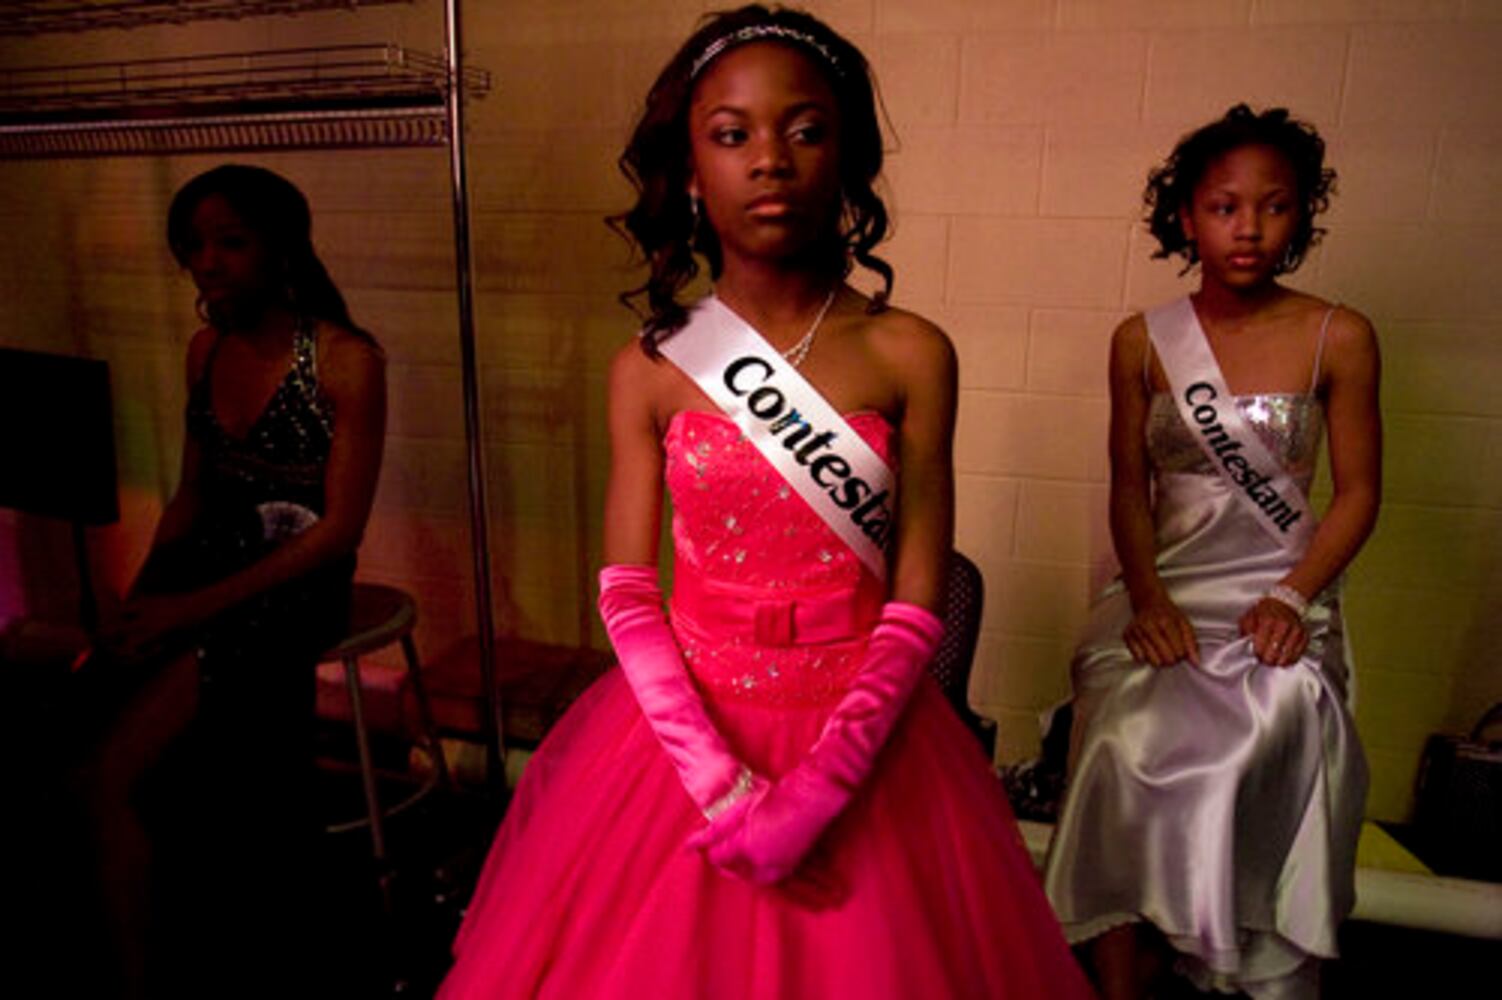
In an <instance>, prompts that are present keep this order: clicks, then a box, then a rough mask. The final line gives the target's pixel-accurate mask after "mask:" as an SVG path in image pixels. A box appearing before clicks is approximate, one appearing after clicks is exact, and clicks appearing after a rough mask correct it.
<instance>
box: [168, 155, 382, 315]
mask: <svg viewBox="0 0 1502 1000" xmlns="http://www.w3.org/2000/svg"><path fill="white" fill-rule="evenodd" d="M213 195H218V196H219V197H221V198H223V199H224V200H225V201H226V202H228V203H229V206H230V208H231V209H233V210H234V212H235V214H236V215H238V216H239V217H240V220H241V222H243V223H244V224H245V225H246V226H247V227H248V228H249V229H251V230H252V231H253V232H255V233H256V234H257V235H258V236H259V237H260V238H261V239H262V241H264V242H265V244H266V247H267V249H268V250H269V251H270V252H271V256H272V259H273V260H274V261H275V262H276V264H275V265H274V266H278V267H280V269H281V274H280V276H279V277H280V279H281V280H280V282H273V283H272V285H273V290H274V293H275V294H277V295H279V296H280V297H281V299H282V303H281V304H282V305H285V306H287V307H288V308H289V309H292V310H293V311H294V312H297V313H299V314H300V315H303V316H306V317H309V318H311V319H320V320H323V321H325V322H328V323H335V324H337V325H339V326H342V327H344V328H346V329H348V330H350V331H352V332H353V333H355V334H357V335H359V336H360V337H363V338H364V339H365V340H367V341H370V342H371V343H372V344H373V343H374V342H375V338H373V337H372V336H371V335H370V334H369V333H368V332H366V331H365V330H362V329H361V328H360V327H358V326H356V325H355V323H354V320H352V319H351V318H350V315H349V307H348V306H347V305H346V304H345V302H344V296H343V295H341V294H340V293H339V288H338V286H336V285H335V284H334V280H333V279H332V278H330V277H329V272H328V269H327V268H325V267H324V266H323V261H321V260H319V259H318V254H317V253H315V252H314V250H313V215H312V212H311V211H310V210H309V208H308V199H307V198H306V197H304V195H303V193H302V191H300V190H299V189H298V187H297V185H296V184H293V183H292V182H291V181H289V180H287V178H285V177H283V176H282V175H281V174H278V173H276V172H275V171H272V170H267V169H266V168H265V167H253V166H247V165H244V164H239V163H226V164H224V165H223V166H218V167H214V168H213V169H212V170H207V171H205V172H203V173H201V174H199V175H198V176H197V177H194V178H193V179H192V180H190V181H188V182H187V183H186V184H184V185H183V186H182V187H181V188H179V189H178V191H177V193H176V194H175V195H173V196H172V205H171V207H169V208H168V209H167V245H168V246H169V247H171V248H172V256H173V257H175V258H176V259H177V263H178V264H179V265H180V266H182V267H184V268H186V267H187V266H188V257H189V255H190V253H191V251H192V247H193V241H194V239H196V237H195V235H194V233H193V213H194V212H196V211H197V210H198V206H199V205H200V204H201V203H202V202H203V200H204V199H205V198H208V197H211V196H213Z"/></svg>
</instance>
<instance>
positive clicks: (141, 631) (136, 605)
mask: <svg viewBox="0 0 1502 1000" xmlns="http://www.w3.org/2000/svg"><path fill="white" fill-rule="evenodd" d="M202 620H203V615H202V614H201V613H200V608H199V605H198V602H197V601H196V600H195V599H194V597H193V596H192V595H189V594H144V595H138V596H135V597H132V598H130V599H129V600H127V601H126V602H125V604H124V605H122V606H121V608H120V609H119V612H118V613H117V615H116V616H115V617H114V619H113V620H112V621H109V622H107V623H106V624H105V626H104V628H103V629H102V630H101V631H102V638H103V645H104V647H105V648H106V649H108V650H109V651H110V652H111V653H114V654H115V655H116V656H119V657H122V658H124V659H136V658H139V657H141V656H145V655H147V654H149V653H150V651H151V650H152V649H153V648H154V647H156V646H158V645H160V643H161V642H162V640H164V639H166V638H167V637H168V636H169V635H171V634H172V633H173V632H177V631H179V630H181V629H185V628H188V627H189V626H191V625H196V624H198V622H200V621H202Z"/></svg>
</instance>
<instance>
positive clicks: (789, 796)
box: [689, 601, 944, 885]
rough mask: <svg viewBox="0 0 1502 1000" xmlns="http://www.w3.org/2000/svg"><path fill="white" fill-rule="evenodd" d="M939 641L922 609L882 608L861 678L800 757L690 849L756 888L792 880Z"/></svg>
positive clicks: (935, 622) (895, 604) (940, 629)
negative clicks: (773, 781) (783, 880)
mask: <svg viewBox="0 0 1502 1000" xmlns="http://www.w3.org/2000/svg"><path fill="white" fill-rule="evenodd" d="M943 635H944V624H943V622H941V621H940V620H939V619H938V617H937V616H935V615H934V614H933V613H932V612H931V611H929V610H927V609H926V608H922V607H919V606H918V605H916V604H905V603H902V602H900V601H889V602H888V603H887V604H886V605H884V606H883V607H882V613H881V620H880V622H879V623H878V624H877V626H876V628H875V630H873V631H872V633H871V641H870V644H869V645H868V646H867V649H866V657H865V662H864V663H863V664H862V665H861V669H860V672H859V673H858V674H857V675H856V677H855V680H854V681H852V682H851V685H850V689H849V690H848V691H846V692H845V694H844V696H842V697H841V698H840V701H839V704H838V705H836V706H835V709H834V711H833V712H832V713H831V714H830V716H829V718H828V720H826V722H825V723H824V729H823V731H822V732H821V733H820V734H819V738H818V740H816V741H815V742H814V745H813V747H811V748H810V749H809V752H808V754H807V755H806V756H805V757H804V759H803V760H802V761H800V762H799V763H798V766H797V767H795V768H793V769H792V770H791V771H789V772H788V773H787V774H785V775H783V776H782V777H781V778H779V779H778V780H777V781H776V782H775V783H774V784H772V785H770V786H765V785H763V786H760V787H753V788H752V789H750V790H749V791H748V793H747V794H746V796H745V797H744V798H743V799H741V800H740V801H738V802H736V804H735V807H734V808H732V809H728V810H726V811H725V812H723V813H722V814H721V815H720V816H718V817H717V818H713V819H712V820H711V822H710V824H709V826H708V827H706V828H705V829H704V830H702V831H700V832H699V833H697V834H695V835H694V836H693V837H692V838H690V840H689V844H690V846H693V847H698V848H700V849H702V850H703V851H704V852H705V854H706V856H707V857H708V858H709V860H710V861H711V862H713V863H714V864H715V865H717V866H718V867H720V868H723V869H725V870H727V871H730V872H732V873H734V874H736V875H739V876H741V877H742V878H745V879H747V880H748V881H751V882H754V883H757V884H759V885H770V884H772V883H775V882H780V881H781V880H782V879H784V878H786V877H787V876H788V875H790V874H792V872H793V871H794V870H795V869H797V867H798V865H799V863H800V862H802V860H803V858H804V857H805V856H806V855H807V854H808V852H809V851H810V850H811V849H812V848H813V846H814V844H815V843H816V842H817V841H818V839H819V837H820V835H821V834H823V832H824V830H825V828H826V827H828V826H829V824H830V823H831V822H833V821H834V819H835V817H836V816H838V815H839V814H840V813H841V812H842V811H844V809H845V806H846V805H848V804H849V802H850V800H851V798H852V797H853V796H854V795H855V793H856V791H857V790H858V789H859V788H860V786H861V783H862V782H863V781H864V780H865V778H866V775H867V774H869V773H870V772H871V767H872V765H873V763H874V762H875V760H876V755H877V753H878V752H880V750H881V748H882V747H883V746H884V745H885V744H886V741H887V737H888V736H890V735H891V732H892V728H893V727H894V726H895V725H896V724H897V720H898V719H899V718H900V717H901V715H902V712H903V709H904V708H906V706H907V703H908V699H909V698H910V697H911V696H912V693H913V690H914V689H915V688H916V687H917V684H918V679H919V678H920V677H921V676H922V675H923V670H924V668H925V667H926V666H927V665H928V661H929V660H931V659H932V658H933V655H934V652H935V651H936V650H937V649H938V648H939V640H940V639H941V638H943Z"/></svg>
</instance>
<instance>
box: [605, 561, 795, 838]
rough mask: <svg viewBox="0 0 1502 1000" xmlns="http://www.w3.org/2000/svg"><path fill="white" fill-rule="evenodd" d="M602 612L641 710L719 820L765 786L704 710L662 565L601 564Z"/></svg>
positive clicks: (699, 801)
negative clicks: (660, 578)
mask: <svg viewBox="0 0 1502 1000" xmlns="http://www.w3.org/2000/svg"><path fill="white" fill-rule="evenodd" d="M600 617H601V618H602V619H604V622H605V632H606V634H608V635H609V636H610V642H611V645H613V646H614V647H615V653H616V656H617V657H618V658H619V659H620V661H621V673H623V674H625V675H626V683H627V684H629V685H630V687H631V693H632V694H634V695H635V696H636V702H637V704H638V705H640V706H641V711H642V715H644V716H646V718H647V723H648V724H649V725H650V726H651V727H652V731H653V732H654V733H656V734H657V739H658V742H660V743H661V744H662V749H663V750H664V751H665V752H666V753H667V755H668V759H669V760H670V761H672V763H673V767H674V769H675V770H677V772H678V779H679V780H680V781H682V782H683V787H684V789H685V790H686V791H687V792H688V794H689V797H690V798H692V799H693V800H694V803H695V804H696V805H697V806H698V807H699V809H700V811H701V812H703V813H704V815H705V816H706V817H707V818H709V819H711V820H712V819H714V818H715V817H717V816H719V815H721V814H723V813H725V811H726V810H727V809H729V807H730V806H732V805H735V804H736V803H737V802H738V801H739V800H741V799H743V798H744V797H745V796H747V795H748V794H749V793H751V792H753V791H755V790H756V789H757V788H758V787H764V786H765V784H766V781H765V779H762V778H758V777H756V776H755V775H753V774H752V773H751V770H750V769H749V768H747V767H746V766H745V765H744V764H742V763H741V762H740V760H738V759H737V758H736V756H735V754H734V753H732V752H731V750H730V747H729V745H728V744H726V742H725V739H724V737H722V736H721V735H720V733H719V730H717V729H715V727H714V723H712V722H711V721H710V719H709V714H708V713H707V712H706V711H705V710H704V702H703V701H702V700H701V699H700V698H699V692H698V690H697V689H696V688H695V687H694V682H693V680H692V679H690V678H689V675H688V670H687V669H685V668H684V666H683V654H682V653H681V652H680V651H679V649H678V643H677V640H675V639H674V638H673V633H672V630H671V629H669V628H668V622H667V617H666V616H665V615H664V614H663V610H662V590H661V589H660V588H659V587H658V585H657V569H656V567H653V566H606V567H605V568H604V569H602V570H600Z"/></svg>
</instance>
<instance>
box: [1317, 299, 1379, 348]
mask: <svg viewBox="0 0 1502 1000" xmlns="http://www.w3.org/2000/svg"><path fill="white" fill-rule="evenodd" d="M1331 308H1333V309H1334V310H1335V311H1334V312H1333V313H1332V314H1331V315H1330V332H1329V334H1328V337H1329V341H1330V346H1331V347H1332V348H1335V349H1337V350H1340V349H1345V350H1356V351H1375V350H1376V349H1377V328H1376V327H1375V326H1373V325H1372V321H1371V320H1370V319H1368V318H1367V317H1366V316H1365V315H1364V314H1362V313H1360V312H1357V311H1356V310H1355V309H1352V308H1351V307H1349V306H1344V305H1336V306H1332V307H1331Z"/></svg>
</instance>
